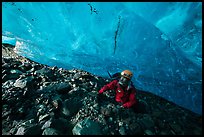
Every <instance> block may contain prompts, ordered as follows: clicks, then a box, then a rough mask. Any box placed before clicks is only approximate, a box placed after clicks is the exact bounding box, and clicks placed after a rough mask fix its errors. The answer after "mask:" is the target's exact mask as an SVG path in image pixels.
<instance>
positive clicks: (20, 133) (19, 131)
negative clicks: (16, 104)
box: [15, 127, 25, 135]
mask: <svg viewBox="0 0 204 137" xmlns="http://www.w3.org/2000/svg"><path fill="white" fill-rule="evenodd" d="M24 134H25V128H24V127H20V128H18V130H17V132H16V134H15V135H24Z"/></svg>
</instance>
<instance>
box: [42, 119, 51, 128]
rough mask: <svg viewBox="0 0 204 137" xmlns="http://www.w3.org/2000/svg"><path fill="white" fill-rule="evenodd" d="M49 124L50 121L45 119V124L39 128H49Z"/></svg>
mask: <svg viewBox="0 0 204 137" xmlns="http://www.w3.org/2000/svg"><path fill="white" fill-rule="evenodd" d="M50 125H51V121H50V120H49V121H46V122H45V124H44V125H43V126H42V128H41V129H42V130H44V129H45V128H49V127H50Z"/></svg>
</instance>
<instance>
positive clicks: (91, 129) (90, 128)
mask: <svg viewBox="0 0 204 137" xmlns="http://www.w3.org/2000/svg"><path fill="white" fill-rule="evenodd" d="M72 133H73V135H101V134H102V133H101V129H100V126H99V124H98V123H96V122H94V121H92V120H91V119H89V118H85V119H84V120H83V121H80V122H78V123H77V124H76V125H75V126H74V128H73V129H72Z"/></svg>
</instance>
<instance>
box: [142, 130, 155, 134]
mask: <svg viewBox="0 0 204 137" xmlns="http://www.w3.org/2000/svg"><path fill="white" fill-rule="evenodd" d="M144 133H145V135H155V134H154V133H153V132H152V131H151V130H145V131H144Z"/></svg>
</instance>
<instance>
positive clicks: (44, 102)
mask: <svg viewBox="0 0 204 137" xmlns="http://www.w3.org/2000/svg"><path fill="white" fill-rule="evenodd" d="M110 81H111V80H110V79H105V78H103V77H100V76H96V75H93V74H91V73H89V72H86V71H83V70H79V69H72V70H66V69H62V68H58V67H56V66H54V67H50V66H47V65H43V64H39V63H37V62H34V61H32V60H29V59H27V58H25V57H22V56H20V55H18V54H16V53H15V52H14V51H13V47H12V46H11V45H8V44H2V135H201V134H202V116H200V115H198V114H195V113H193V112H191V111H189V110H186V109H184V108H181V107H179V106H178V105H176V104H174V103H172V102H169V101H167V100H165V99H163V98H161V97H158V96H156V95H153V94H151V93H149V92H145V91H139V90H137V91H138V92H137V96H136V98H137V100H138V101H139V108H138V112H134V111H133V110H132V109H124V108H120V107H119V104H118V103H117V102H116V101H115V100H114V91H111V90H109V91H106V92H105V93H104V95H103V97H102V98H98V97H97V94H98V91H99V90H100V88H101V87H103V86H104V85H105V84H107V83H108V82H110Z"/></svg>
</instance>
